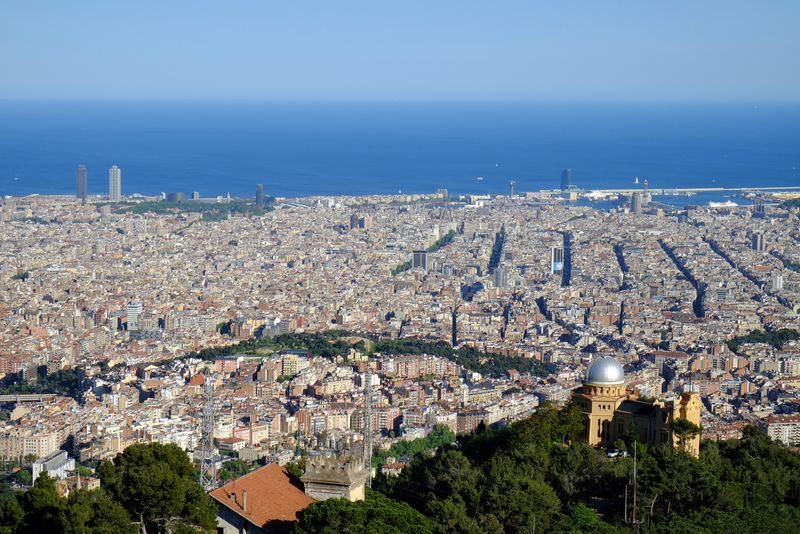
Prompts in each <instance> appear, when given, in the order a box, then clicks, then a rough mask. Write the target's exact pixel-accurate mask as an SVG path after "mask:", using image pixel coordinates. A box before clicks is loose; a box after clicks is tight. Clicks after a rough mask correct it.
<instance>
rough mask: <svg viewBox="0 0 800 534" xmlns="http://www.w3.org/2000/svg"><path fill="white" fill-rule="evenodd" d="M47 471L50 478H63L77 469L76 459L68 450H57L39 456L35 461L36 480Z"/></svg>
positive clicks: (34, 474) (34, 475)
mask: <svg viewBox="0 0 800 534" xmlns="http://www.w3.org/2000/svg"><path fill="white" fill-rule="evenodd" d="M45 471H47V474H48V475H50V478H52V479H55V480H63V479H65V478H67V475H68V474H69V472H70V471H75V460H74V459H72V458H70V457H69V456H68V455H67V451H61V450H59V451H56V452H54V453H52V454H49V455H47V456H45V457H44V458H39V459H38V460H36V461H35V462H33V480H34V482H35V481H36V479H37V478H39V475H41V474H42V473H43V472H45Z"/></svg>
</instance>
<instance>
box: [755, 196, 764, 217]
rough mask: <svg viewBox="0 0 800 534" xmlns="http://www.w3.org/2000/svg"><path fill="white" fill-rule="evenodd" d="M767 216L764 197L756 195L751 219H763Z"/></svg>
mask: <svg viewBox="0 0 800 534" xmlns="http://www.w3.org/2000/svg"><path fill="white" fill-rule="evenodd" d="M766 216H767V207H766V206H765V205H764V197H762V196H761V195H758V196H757V197H756V200H755V202H754V203H753V217H754V218H756V219H763V218H764V217H766Z"/></svg>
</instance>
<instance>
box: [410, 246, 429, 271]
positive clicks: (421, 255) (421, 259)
mask: <svg viewBox="0 0 800 534" xmlns="http://www.w3.org/2000/svg"><path fill="white" fill-rule="evenodd" d="M411 267H413V268H414V269H416V268H417V267H422V269H423V270H424V271H427V270H428V251H427V250H415V251H414V256H413V260H412V263H411Z"/></svg>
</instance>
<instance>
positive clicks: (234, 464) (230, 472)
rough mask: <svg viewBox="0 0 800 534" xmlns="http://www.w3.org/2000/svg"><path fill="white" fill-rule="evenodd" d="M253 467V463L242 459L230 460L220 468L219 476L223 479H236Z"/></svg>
mask: <svg viewBox="0 0 800 534" xmlns="http://www.w3.org/2000/svg"><path fill="white" fill-rule="evenodd" d="M253 469H254V467H253V466H252V465H250V464H249V463H247V462H243V461H242V460H228V461H227V462H225V464H224V465H223V466H222V468H221V469H220V470H219V476H220V478H221V479H222V480H234V479H236V478H239V477H243V476H244V475H246V474H247V473H249V472H250V471H252V470H253Z"/></svg>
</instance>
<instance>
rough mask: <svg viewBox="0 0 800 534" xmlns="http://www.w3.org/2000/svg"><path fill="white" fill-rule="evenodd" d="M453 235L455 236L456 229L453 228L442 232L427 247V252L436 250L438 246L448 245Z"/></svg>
mask: <svg viewBox="0 0 800 534" xmlns="http://www.w3.org/2000/svg"><path fill="white" fill-rule="evenodd" d="M455 237H456V231H455V230H450V231H449V232H447V233H446V234H444V235H443V236H442V237H440V238H439V239H437V240H436V241H435V242H434V243H433V245H431V246H429V247H428V252H436V251H437V250H439V249H440V248H442V247H444V246H446V245H449V244H450V243H451V242H452V241H453V239H455Z"/></svg>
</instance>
